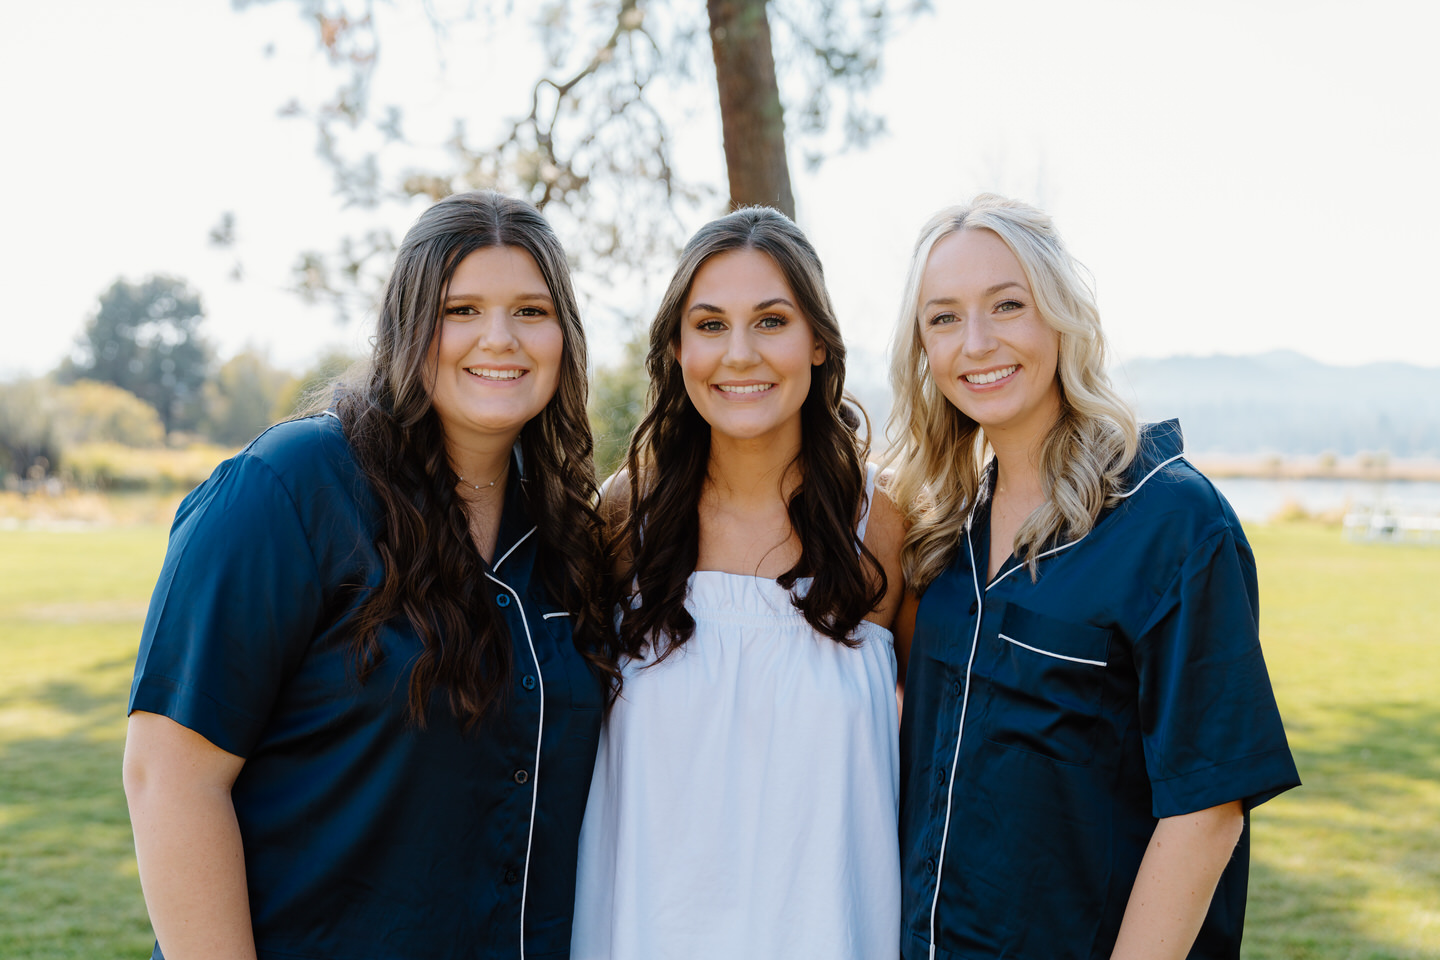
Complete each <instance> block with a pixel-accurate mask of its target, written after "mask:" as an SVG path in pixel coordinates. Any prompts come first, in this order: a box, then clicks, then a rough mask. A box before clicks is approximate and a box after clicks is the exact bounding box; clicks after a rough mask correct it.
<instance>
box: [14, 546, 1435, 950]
mask: <svg viewBox="0 0 1440 960" xmlns="http://www.w3.org/2000/svg"><path fill="white" fill-rule="evenodd" d="M1252 541H1253V543H1254V546H1255V550H1256V553H1257V555H1258V558H1259V563H1260V576H1261V599H1262V626H1263V636H1264V641H1265V649H1266V656H1267V659H1268V661H1269V664H1270V669H1271V674H1272V677H1273V679H1274V681H1275V690H1276V696H1277V698H1278V699H1279V701H1280V707H1281V710H1282V712H1283V713H1284V715H1285V721H1286V727H1287V729H1288V730H1289V732H1290V741H1291V745H1292V747H1293V748H1294V749H1295V753H1296V757H1297V760H1298V762H1299V765H1300V775H1301V777H1302V778H1304V780H1305V786H1304V787H1302V788H1301V789H1299V790H1296V791H1293V792H1291V793H1288V794H1285V795H1284V796H1281V797H1279V798H1277V799H1275V800H1272V801H1271V802H1270V803H1267V804H1265V805H1264V806H1262V807H1260V808H1258V809H1257V810H1256V812H1255V814H1254V817H1253V821H1252V830H1253V848H1252V873H1251V897H1250V909H1249V916H1248V918H1247V925H1246V941H1245V956H1246V958H1247V960H1311V958H1314V960H1381V958H1387V960H1388V958H1395V960H1401V958H1403V960H1414V958H1422V957H1425V958H1440V696H1437V695H1440V590H1437V585H1440V550H1437V549H1434V548H1429V549H1427V548H1421V547H1391V546H1371V545H1356V544H1347V543H1343V542H1342V541H1341V540H1340V538H1339V534H1338V533H1336V532H1334V531H1332V530H1327V529H1322V528H1318V527H1312V526H1273V527H1260V528H1257V529H1255V530H1254V531H1252ZM164 547H165V533H164V530H163V529H161V528H158V527H133V528H112V529H108V530H101V531H90V532H46V531H14V530H11V531H4V530H0V664H3V665H4V669H3V673H0V957H4V958H6V960H21V958H26V960H31V958H33V960H40V958H44V960H57V958H82V957H83V958H120V957H137V958H138V957H143V956H146V955H147V954H148V952H149V949H150V943H151V939H150V928H149V924H148V922H147V921H146V919H145V908H144V903H143V901H142V900H141V896H140V883H139V880H138V878H137V875H136V871H135V859H134V853H133V850H132V848H131V840H130V831H129V826H128V823H127V821H126V817H125V801H124V796H123V795H122V793H121V789H120V755H121V750H122V745H123V739H124V733H125V719H124V715H125V698H126V695H127V693H128V690H129V680H130V670H131V667H132V665H133V659H134V655H135V647H136V643H137V639H138V636H139V631H140V623H141V620H142V619H143V617H144V608H145V602H146V599H147V598H148V596H149V592H150V587H151V585H152V583H153V581H154V578H155V575H156V573H157V571H158V570H159V566H160V559H161V555H162V553H163V551H164Z"/></svg>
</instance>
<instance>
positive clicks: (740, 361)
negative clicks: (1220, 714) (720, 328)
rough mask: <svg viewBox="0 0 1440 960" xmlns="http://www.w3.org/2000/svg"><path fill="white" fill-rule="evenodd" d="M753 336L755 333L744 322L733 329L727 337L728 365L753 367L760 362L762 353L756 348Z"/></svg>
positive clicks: (726, 359) (726, 356) (726, 353)
mask: <svg viewBox="0 0 1440 960" xmlns="http://www.w3.org/2000/svg"><path fill="white" fill-rule="evenodd" d="M753 337H754V334H753V333H752V332H751V331H750V329H749V328H748V327H747V326H745V325H743V324H741V325H738V326H736V327H735V328H733V329H731V331H730V335H729V336H728V337H726V338H725V364H726V366H729V367H737V368H744V367H753V366H754V365H755V364H757V363H759V362H760V354H759V353H758V352H757V351H756V349H755V342H754V340H753Z"/></svg>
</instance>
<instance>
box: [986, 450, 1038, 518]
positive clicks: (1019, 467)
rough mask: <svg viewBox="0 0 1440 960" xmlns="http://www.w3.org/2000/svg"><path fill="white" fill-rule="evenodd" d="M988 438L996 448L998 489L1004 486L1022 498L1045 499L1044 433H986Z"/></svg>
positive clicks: (1012, 493) (1008, 492)
mask: <svg viewBox="0 0 1440 960" xmlns="http://www.w3.org/2000/svg"><path fill="white" fill-rule="evenodd" d="M985 440H986V442H988V443H989V444H990V449H992V450H994V451H995V464H996V467H997V470H996V477H995V492H997V493H998V492H999V491H1001V490H1004V491H1005V493H1006V494H1007V495H1009V496H1012V497H1014V498H1016V499H1017V500H1020V501H1027V502H1028V501H1036V502H1038V501H1043V500H1044V499H1045V491H1044V487H1043V486H1042V484H1041V483H1040V450H1041V447H1042V446H1043V445H1044V442H1045V434H1044V433H1038V434H1034V435H1032V436H1030V437H1025V438H1020V437H1014V436H1004V435H1001V436H990V435H989V434H988V433H987V434H986V436H985Z"/></svg>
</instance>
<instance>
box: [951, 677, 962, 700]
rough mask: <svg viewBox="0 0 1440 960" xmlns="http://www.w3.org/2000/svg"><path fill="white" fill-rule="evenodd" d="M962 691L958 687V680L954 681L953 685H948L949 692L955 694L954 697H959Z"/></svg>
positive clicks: (960, 687) (959, 686)
mask: <svg viewBox="0 0 1440 960" xmlns="http://www.w3.org/2000/svg"><path fill="white" fill-rule="evenodd" d="M962 689H964V688H963V687H962V686H961V685H960V681H959V680H956V681H955V682H954V683H952V684H950V692H951V693H953V694H955V696H957V697H958V696H960V691H961V690H962Z"/></svg>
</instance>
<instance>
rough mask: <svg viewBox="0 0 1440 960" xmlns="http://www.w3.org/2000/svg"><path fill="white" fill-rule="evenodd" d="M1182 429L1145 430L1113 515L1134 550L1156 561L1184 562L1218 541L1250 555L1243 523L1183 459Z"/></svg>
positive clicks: (1172, 423)
mask: <svg viewBox="0 0 1440 960" xmlns="http://www.w3.org/2000/svg"><path fill="white" fill-rule="evenodd" d="M1179 438H1180V432H1179V424H1178V423H1176V422H1175V421H1173V420H1172V421H1169V422H1167V423H1164V424H1153V425H1147V426H1146V427H1145V428H1144V431H1143V432H1142V436H1141V446H1140V450H1139V452H1138V453H1137V454H1136V457H1135V460H1134V462H1133V463H1132V464H1131V465H1130V469H1129V471H1128V474H1127V477H1126V481H1127V483H1126V487H1125V489H1124V490H1122V491H1121V494H1120V496H1121V497H1122V498H1123V499H1122V500H1121V501H1120V503H1119V504H1117V505H1116V507H1115V509H1114V511H1113V515H1114V516H1115V519H1116V521H1117V523H1118V525H1119V526H1121V527H1123V528H1124V530H1125V531H1126V535H1127V536H1128V537H1133V538H1134V543H1135V546H1136V547H1138V548H1140V549H1141V551H1142V552H1143V553H1145V554H1146V555H1147V556H1150V557H1151V558H1152V559H1155V560H1156V561H1157V563H1156V564H1155V566H1156V567H1157V568H1159V567H1165V566H1167V565H1166V564H1163V563H1159V562H1158V561H1159V559H1160V558H1161V557H1167V556H1169V557H1174V558H1175V559H1176V561H1177V562H1178V561H1180V560H1183V558H1184V557H1185V556H1186V555H1188V554H1189V552H1190V551H1192V550H1194V549H1196V548H1199V547H1201V546H1202V545H1204V544H1206V543H1208V542H1211V541H1214V540H1216V539H1217V538H1220V539H1226V540H1230V541H1233V542H1234V543H1236V544H1237V545H1239V546H1241V547H1243V548H1245V549H1246V550H1248V543H1247V542H1246V539H1245V533H1244V530H1243V528H1242V527H1241V525H1240V520H1239V518H1238V517H1237V516H1236V515H1235V512H1234V510H1232V509H1231V507H1230V504H1229V502H1228V501H1227V500H1226V499H1225V496H1224V495H1223V494H1222V493H1221V492H1220V491H1219V490H1218V489H1217V488H1216V486H1215V484H1214V483H1213V482H1212V481H1211V480H1210V478H1209V477H1207V476H1205V475H1204V474H1203V473H1201V472H1200V471H1199V470H1198V469H1196V468H1195V466H1194V465H1193V464H1191V463H1190V461H1189V460H1186V459H1185V458H1184V453H1183V450H1182V448H1181V446H1180V443H1179Z"/></svg>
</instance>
